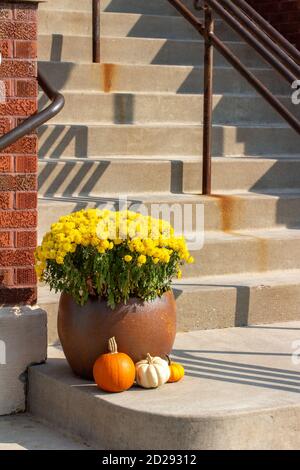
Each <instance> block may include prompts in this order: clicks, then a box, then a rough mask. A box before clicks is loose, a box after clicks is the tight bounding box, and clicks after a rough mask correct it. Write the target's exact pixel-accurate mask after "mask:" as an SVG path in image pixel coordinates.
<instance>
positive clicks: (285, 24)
mask: <svg viewBox="0 0 300 470" xmlns="http://www.w3.org/2000/svg"><path fill="white" fill-rule="evenodd" d="M249 3H250V4H251V5H252V6H253V7H254V8H255V9H256V10H257V11H258V12H259V13H260V14H261V15H262V16H264V17H265V18H266V19H267V20H268V21H269V22H270V23H271V24H272V25H273V26H274V27H275V28H276V29H278V31H280V32H281V33H282V34H283V35H284V36H285V37H286V38H287V39H288V40H289V41H290V42H291V43H292V44H294V45H295V46H296V47H297V48H298V49H300V0H249Z"/></svg>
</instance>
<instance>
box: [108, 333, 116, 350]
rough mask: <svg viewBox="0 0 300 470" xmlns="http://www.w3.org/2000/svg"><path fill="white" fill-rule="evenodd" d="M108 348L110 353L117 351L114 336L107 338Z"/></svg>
mask: <svg viewBox="0 0 300 470" xmlns="http://www.w3.org/2000/svg"><path fill="white" fill-rule="evenodd" d="M108 350H109V352H110V353H111V354H116V353H117V352H118V347H117V342H116V338H115V337H114V336H113V337H112V338H110V339H109V340H108Z"/></svg>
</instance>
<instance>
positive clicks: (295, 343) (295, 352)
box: [292, 339, 300, 366]
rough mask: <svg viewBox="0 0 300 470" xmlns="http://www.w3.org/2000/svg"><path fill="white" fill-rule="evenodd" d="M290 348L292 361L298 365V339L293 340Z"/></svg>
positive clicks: (299, 363)
mask: <svg viewBox="0 0 300 470" xmlns="http://www.w3.org/2000/svg"><path fill="white" fill-rule="evenodd" d="M292 349H293V354H292V363H293V364H294V365H295V366H299V365H300V339H297V340H296V341H293V343H292Z"/></svg>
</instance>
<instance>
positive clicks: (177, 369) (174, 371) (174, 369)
mask: <svg viewBox="0 0 300 470" xmlns="http://www.w3.org/2000/svg"><path fill="white" fill-rule="evenodd" d="M166 357H167V359H168V363H169V368H170V378H169V380H168V383H173V382H179V380H181V379H182V377H184V367H183V366H182V365H181V364H178V363H177V362H172V361H171V359H170V357H169V356H167V355H166Z"/></svg>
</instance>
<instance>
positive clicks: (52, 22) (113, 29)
mask: <svg viewBox="0 0 300 470" xmlns="http://www.w3.org/2000/svg"><path fill="white" fill-rule="evenodd" d="M91 11H92V10H90V11H76V10H73V11H71V10H51V9H50V10H45V9H44V10H41V11H40V12H39V22H40V29H39V32H40V34H51V35H52V34H60V35H64V38H66V37H67V36H74V35H78V36H89V37H90V41H91V37H92V18H91ZM215 30H216V33H217V34H218V35H219V36H220V37H221V38H222V39H227V40H228V39H230V40H231V39H235V40H236V39H237V38H239V36H237V35H236V34H235V33H234V32H233V31H232V30H231V29H230V28H229V27H228V26H227V25H226V24H225V23H224V21H222V20H219V19H217V20H216V25H215ZM100 31H101V36H102V37H104V36H107V37H114V36H116V37H126V36H128V37H142V38H169V39H184V40H185V39H200V38H201V35H200V34H199V33H198V31H196V30H195V28H193V26H191V25H190V24H189V23H188V21H186V20H185V19H184V18H183V17H182V16H176V15H175V16H174V15H172V16H166V15H144V14H128V13H125V14H124V13H109V12H102V14H101V17H100Z"/></svg>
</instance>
